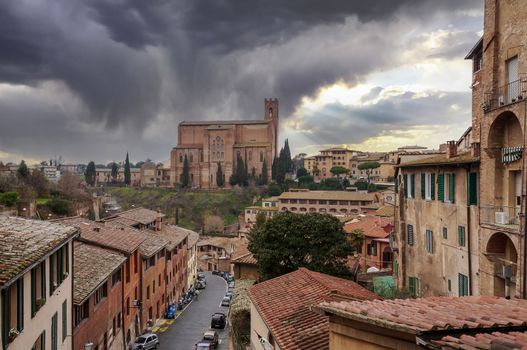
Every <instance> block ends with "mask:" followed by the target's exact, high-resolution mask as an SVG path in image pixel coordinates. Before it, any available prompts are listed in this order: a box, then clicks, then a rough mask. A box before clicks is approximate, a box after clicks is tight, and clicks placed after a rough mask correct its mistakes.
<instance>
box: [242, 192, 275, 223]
mask: <svg viewBox="0 0 527 350" xmlns="http://www.w3.org/2000/svg"><path fill="white" fill-rule="evenodd" d="M278 201H279V199H278V197H271V198H264V199H262V205H261V206H256V205H253V206H250V207H247V208H245V216H244V221H245V227H246V228H250V227H251V226H252V224H254V223H255V222H256V217H257V216H258V214H259V213H264V215H265V217H266V218H273V217H274V216H275V215H276V214H278V213H279V211H278Z"/></svg>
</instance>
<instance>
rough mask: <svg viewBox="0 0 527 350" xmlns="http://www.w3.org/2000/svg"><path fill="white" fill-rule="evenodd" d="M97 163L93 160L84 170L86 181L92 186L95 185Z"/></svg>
mask: <svg viewBox="0 0 527 350" xmlns="http://www.w3.org/2000/svg"><path fill="white" fill-rule="evenodd" d="M95 176H96V171H95V163H94V162H93V161H91V162H89V163H88V166H87V167H86V171H85V172H84V179H85V180H86V183H87V184H88V185H90V186H93V185H95Z"/></svg>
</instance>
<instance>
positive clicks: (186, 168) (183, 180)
mask: <svg viewBox="0 0 527 350" xmlns="http://www.w3.org/2000/svg"><path fill="white" fill-rule="evenodd" d="M189 171H190V169H189V165H188V158H187V155H186V154H185V159H184V160H183V172H182V173H181V187H187V186H188V185H189Z"/></svg>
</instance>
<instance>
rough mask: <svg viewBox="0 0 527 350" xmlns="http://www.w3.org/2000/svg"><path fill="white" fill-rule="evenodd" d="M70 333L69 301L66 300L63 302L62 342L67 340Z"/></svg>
mask: <svg viewBox="0 0 527 350" xmlns="http://www.w3.org/2000/svg"><path fill="white" fill-rule="evenodd" d="M67 335H68V302H67V301H66V300H64V302H63V303H62V342H63V343H64V340H66V336H67Z"/></svg>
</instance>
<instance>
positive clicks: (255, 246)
mask: <svg viewBox="0 0 527 350" xmlns="http://www.w3.org/2000/svg"><path fill="white" fill-rule="evenodd" d="M249 250H250V251H251V252H252V253H253V254H254V256H255V257H256V259H257V260H258V269H259V271H260V273H261V274H262V277H263V279H270V278H274V277H277V276H280V275H283V274H286V273H289V272H291V271H295V270H296V269H298V268H299V267H306V268H308V269H310V270H313V271H318V272H321V273H326V274H330V275H334V276H341V277H346V276H349V275H350V271H349V270H348V268H347V267H346V262H347V258H348V256H349V255H351V254H352V252H353V244H352V242H351V241H350V240H349V239H348V238H347V236H346V233H345V232H344V230H343V227H342V223H341V222H340V221H339V220H338V219H337V218H335V217H334V216H331V215H322V214H318V213H307V214H294V213H291V212H284V213H280V214H278V215H277V216H275V217H274V218H273V219H270V220H267V221H266V222H265V223H264V224H263V225H261V226H256V225H255V226H253V228H252V229H251V231H250V233H249Z"/></svg>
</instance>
